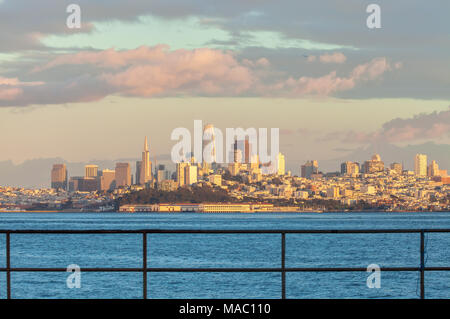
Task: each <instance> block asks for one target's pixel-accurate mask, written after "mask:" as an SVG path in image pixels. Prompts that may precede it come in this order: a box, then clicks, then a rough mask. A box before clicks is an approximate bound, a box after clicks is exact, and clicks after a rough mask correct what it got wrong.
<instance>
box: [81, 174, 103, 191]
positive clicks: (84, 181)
mask: <svg viewBox="0 0 450 319" xmlns="http://www.w3.org/2000/svg"><path fill="white" fill-rule="evenodd" d="M99 189H100V177H99V176H97V177H84V178H81V179H79V180H78V191H80V192H95V191H97V190H99Z"/></svg>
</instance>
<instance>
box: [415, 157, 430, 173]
mask: <svg viewBox="0 0 450 319" xmlns="http://www.w3.org/2000/svg"><path fill="white" fill-rule="evenodd" d="M414 173H415V174H416V175H417V176H427V156H426V155H425V154H416V156H415V157H414Z"/></svg>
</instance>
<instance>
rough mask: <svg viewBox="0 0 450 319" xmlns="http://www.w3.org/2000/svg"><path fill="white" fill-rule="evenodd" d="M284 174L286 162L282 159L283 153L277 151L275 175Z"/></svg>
mask: <svg viewBox="0 0 450 319" xmlns="http://www.w3.org/2000/svg"><path fill="white" fill-rule="evenodd" d="M284 174H286V162H285V159H284V155H283V154H281V153H278V156H277V175H284Z"/></svg>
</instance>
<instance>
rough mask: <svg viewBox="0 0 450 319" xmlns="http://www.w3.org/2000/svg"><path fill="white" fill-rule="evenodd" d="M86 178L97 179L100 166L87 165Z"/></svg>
mask: <svg viewBox="0 0 450 319" xmlns="http://www.w3.org/2000/svg"><path fill="white" fill-rule="evenodd" d="M84 171H85V174H84V177H93V178H95V177H97V176H98V166H97V165H86V166H85V167H84Z"/></svg>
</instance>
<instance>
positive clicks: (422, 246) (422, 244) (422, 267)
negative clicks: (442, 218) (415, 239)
mask: <svg viewBox="0 0 450 319" xmlns="http://www.w3.org/2000/svg"><path fill="white" fill-rule="evenodd" d="M420 299H425V232H424V231H423V230H421V231H420Z"/></svg>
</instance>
